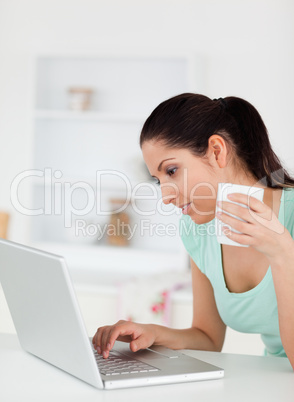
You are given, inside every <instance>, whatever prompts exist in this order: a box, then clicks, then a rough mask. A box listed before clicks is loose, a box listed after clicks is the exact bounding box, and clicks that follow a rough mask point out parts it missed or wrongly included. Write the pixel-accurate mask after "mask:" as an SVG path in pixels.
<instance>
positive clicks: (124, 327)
mask: <svg viewBox="0 0 294 402" xmlns="http://www.w3.org/2000/svg"><path fill="white" fill-rule="evenodd" d="M191 265H192V285H193V322H192V327H191V328H187V329H172V328H167V327H164V326H161V325H155V324H136V323H133V322H128V321H119V322H118V323H116V324H115V325H112V326H105V327H101V328H99V329H98V330H97V332H96V334H95V335H94V337H93V344H94V346H95V348H96V349H97V350H98V353H101V354H103V356H104V357H105V358H107V357H108V355H109V351H110V350H111V349H112V348H113V346H114V343H115V341H116V340H121V341H126V342H129V343H130V348H131V350H132V351H133V352H135V351H137V350H139V349H145V348H147V347H149V346H151V345H162V346H166V347H169V348H171V349H202V350H213V351H220V350H221V349H222V346H223V342H224V338H225V332H226V326H225V324H224V323H223V322H222V320H221V318H220V316H219V314H218V311H217V308H216V304H215V299H214V294H213V290H212V286H211V284H210V282H209V280H208V279H207V278H206V276H205V275H203V274H202V273H201V271H200V270H199V269H198V267H197V266H196V264H195V263H194V262H193V261H191Z"/></svg>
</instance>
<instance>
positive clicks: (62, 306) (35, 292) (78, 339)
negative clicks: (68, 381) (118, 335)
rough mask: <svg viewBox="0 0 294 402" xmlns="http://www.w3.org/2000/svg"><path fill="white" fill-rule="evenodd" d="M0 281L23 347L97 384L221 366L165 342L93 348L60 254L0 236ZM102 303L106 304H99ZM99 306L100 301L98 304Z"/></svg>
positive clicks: (210, 371) (178, 378) (176, 377)
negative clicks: (102, 350) (103, 351)
mask: <svg viewBox="0 0 294 402" xmlns="http://www.w3.org/2000/svg"><path fill="white" fill-rule="evenodd" d="M0 282H1V285H2V287H3V290H4V293H5V296H6V300H7V303H8V306H9V309H10V312H11V316H12V319H13V322H14V325H15V328H16V331H17V334H18V338H19V341H20V344H21V346H22V347H23V349H24V350H26V351H27V352H29V353H32V354H33V355H35V356H37V357H39V358H40V359H43V360H45V361H46V362H48V363H50V364H52V365H54V366H56V367H58V368H60V369H62V370H64V371H66V372H68V373H69V374H72V375H73V376H75V377H77V378H79V379H81V380H83V381H85V382H87V383H89V384H91V385H93V386H94V387H97V388H100V389H112V388H130V387H137V386H145V385H155V384H170V383H178V382H188V381H197V380H209V379H217V378H221V377H223V376H224V370H223V369H221V368H219V367H215V366H213V365H211V364H208V363H205V362H202V361H200V360H197V359H194V358H192V357H188V356H186V355H184V354H182V353H179V352H177V351H173V350H171V349H167V348H164V347H153V348H149V349H146V350H142V351H138V352H136V353H133V352H131V351H130V349H129V346H128V344H127V343H123V342H116V344H115V347H114V349H113V352H112V353H111V356H110V357H109V358H108V359H103V358H102V357H101V356H100V355H98V354H97V353H96V351H95V350H94V349H93V348H92V342H91V340H90V339H89V337H88V334H87V332H86V329H85V325H84V322H83V318H82V316H81V313H80V309H79V305H78V302H77V298H76V295H75V292H74V289H73V285H72V282H71V278H70V275H69V272H68V269H67V266H66V263H65V260H64V258H63V257H61V256H58V255H54V254H50V253H47V252H44V251H41V250H37V249H33V248H30V247H27V246H24V245H21V244H17V243H13V242H10V241H7V240H2V239H1V240H0ZM103 308H104V307H103ZM97 309H99V306H97Z"/></svg>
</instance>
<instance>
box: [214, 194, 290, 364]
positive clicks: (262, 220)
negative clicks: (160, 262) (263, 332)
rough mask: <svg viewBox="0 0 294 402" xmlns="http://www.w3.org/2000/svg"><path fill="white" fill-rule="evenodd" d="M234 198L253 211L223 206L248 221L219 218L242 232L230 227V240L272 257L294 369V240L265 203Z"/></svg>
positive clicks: (282, 332)
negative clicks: (238, 232)
mask: <svg viewBox="0 0 294 402" xmlns="http://www.w3.org/2000/svg"><path fill="white" fill-rule="evenodd" d="M230 198H231V200H232V201H235V202H239V203H241V204H245V205H248V206H249V209H248V208H244V207H242V206H239V205H235V204H232V203H230V202H223V203H222V205H221V207H222V208H223V210H224V211H225V212H230V213H231V214H233V215H236V216H239V217H240V218H242V219H243V220H244V221H245V222H242V221H240V220H237V219H235V218H233V217H230V216H228V215H227V214H222V215H221V216H219V217H218V218H219V219H221V220H222V221H223V222H224V223H227V224H229V225H230V226H232V227H233V228H234V229H236V230H238V231H240V232H241V233H242V234H237V233H233V232H230V231H228V228H226V229H227V230H226V235H227V236H228V237H230V238H231V239H232V240H235V241H237V242H239V243H240V244H248V245H250V246H252V247H254V248H256V250H258V251H260V252H261V253H263V254H264V255H266V257H267V258H268V260H269V264H270V266H271V271H272V276H273V282H274V286H275V292H276V297H277V304H278V316H279V329H280V336H281V341H282V344H283V347H284V349H285V352H286V354H287V356H288V359H289V361H290V363H291V365H292V367H293V370H294V341H293V340H294V240H293V239H292V237H291V235H290V233H289V232H288V230H287V229H286V228H285V227H284V226H283V225H282V224H281V223H280V222H279V220H278V218H277V216H276V215H275V214H274V213H273V211H272V210H271V208H270V207H268V206H267V205H265V204H264V203H262V202H260V201H258V200H257V199H256V198H254V197H250V202H249V199H248V197H247V196H246V195H242V194H232V195H231V197H230Z"/></svg>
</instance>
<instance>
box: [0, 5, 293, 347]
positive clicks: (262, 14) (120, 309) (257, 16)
mask: <svg viewBox="0 0 294 402" xmlns="http://www.w3.org/2000/svg"><path fill="white" fill-rule="evenodd" d="M293 20H294V3H293V2H292V1H291V0H247V1H241V0H221V1H219V0H181V1H179V0H178V1H172V0H156V1H155V0H148V1H146V0H140V1H135V0H125V1H118V0H71V1H69V0H58V1H57V0H50V1H49V0H41V1H40V0H25V1H22V0H0V136H1V142H2V146H1V148H0V149H1V158H0V166H1V167H0V182H1V191H0V229H1V230H2V232H1V237H4V236H5V235H6V236H7V238H8V239H10V240H13V241H17V242H21V243H25V244H30V245H33V246H37V247H40V248H43V249H45V250H49V251H52V252H55V253H58V254H61V255H64V256H65V257H66V259H67V262H68V265H69V268H70V273H71V275H72V278H73V282H74V285H75V288H76V292H77V296H78V300H79V302H80V305H81V309H82V312H83V315H84V318H85V322H86V326H87V329H88V331H89V334H92V333H93V331H95V329H96V327H97V326H99V325H101V324H106V323H107V324H108V323H111V322H114V321H116V320H117V319H120V318H124V319H133V320H136V321H140V320H141V321H144V322H150V321H153V322H158V323H162V324H164V325H165V324H166V325H172V326H174V327H184V326H189V325H190V323H191V317H192V304H191V301H192V296H191V288H190V284H189V281H190V273H189V263H188V256H187V254H186V252H185V250H184V249H183V246H182V244H181V240H180V238H179V233H178V230H177V228H178V226H177V225H178V219H179V217H180V215H179V213H178V212H177V211H175V210H174V209H172V208H170V207H165V206H163V205H162V203H160V192H159V189H158V188H157V187H156V186H155V185H154V183H153V182H152V181H151V180H150V178H149V175H148V172H147V170H146V168H145V166H144V163H143V159H142V157H141V152H140V148H139V144H138V139H139V134H140V129H141V127H142V125H143V123H144V120H145V119H146V118H147V117H148V115H149V114H150V112H151V111H152V110H153V109H154V107H155V106H157V104H158V103H160V102H161V101H162V100H164V99H166V98H168V97H171V96H173V95H176V94H178V93H181V92H187V91H193V92H199V93H203V94H206V95H208V96H209V97H212V98H218V97H225V96H229V95H234V96H240V97H243V98H245V99H247V100H248V101H250V102H251V103H253V104H254V105H255V106H256V108H257V109H258V110H259V111H260V113H261V115H262V116H263V118H264V121H265V123H266V125H267V127H268V130H269V134H270V138H271V141H272V143H273V145H274V149H275V151H276V153H277V154H278V155H279V156H280V157H281V159H282V161H283V162H284V164H285V165H286V167H287V168H288V169H289V170H290V171H291V172H292V173H293V172H294V159H293V155H292V149H293V147H294V136H293V134H292V128H293V126H294V113H293V111H292V109H293V93H294V74H293V71H294V46H293V39H294V24H293ZM128 201H131V203H130V202H128ZM125 203H126V204H128V203H129V204H130V205H128V207H127V208H123V206H124V204H125ZM119 209H121V211H120V212H119ZM152 211H155V213H152ZM127 228H132V230H133V233H130V231H129V232H128V231H127ZM111 229H115V230H114V231H111ZM123 229H125V230H126V232H124V231H123ZM151 289H152V291H150V290H151ZM101 306H102V308H101ZM0 330H1V331H6V332H14V327H13V323H12V322H11V320H10V317H9V313H8V311H7V306H6V304H5V299H4V296H3V294H2V292H0ZM224 350H225V351H232V352H237V353H262V346H261V343H260V340H259V338H258V337H257V336H255V335H242V334H236V333H234V331H228V334H227V338H226V343H225V347H224Z"/></svg>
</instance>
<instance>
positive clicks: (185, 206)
mask: <svg viewBox="0 0 294 402" xmlns="http://www.w3.org/2000/svg"><path fill="white" fill-rule="evenodd" d="M190 206H191V202H190V203H189V204H186V205H184V206H183V207H182V213H183V214H184V215H187V214H188V212H189V209H190Z"/></svg>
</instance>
